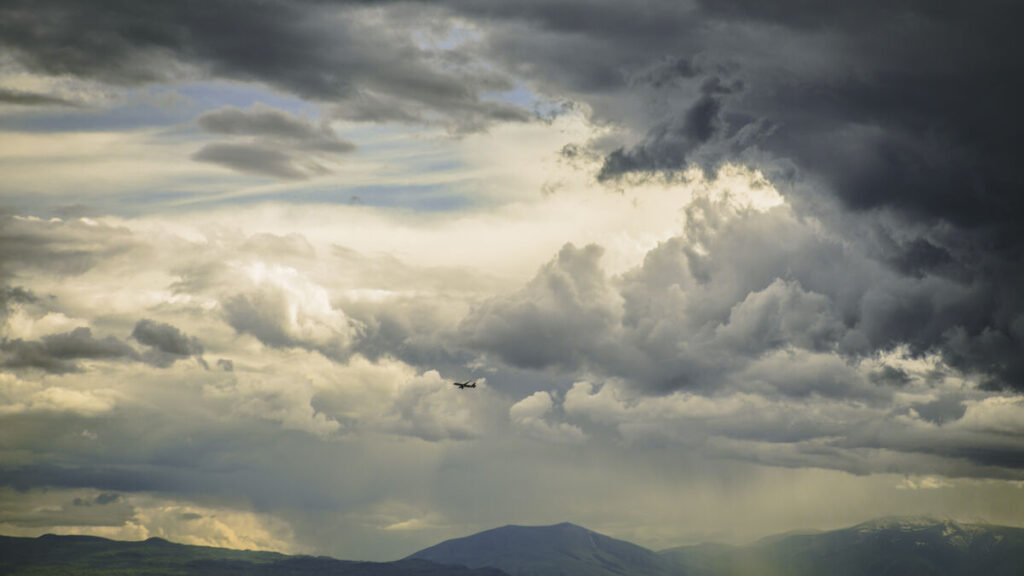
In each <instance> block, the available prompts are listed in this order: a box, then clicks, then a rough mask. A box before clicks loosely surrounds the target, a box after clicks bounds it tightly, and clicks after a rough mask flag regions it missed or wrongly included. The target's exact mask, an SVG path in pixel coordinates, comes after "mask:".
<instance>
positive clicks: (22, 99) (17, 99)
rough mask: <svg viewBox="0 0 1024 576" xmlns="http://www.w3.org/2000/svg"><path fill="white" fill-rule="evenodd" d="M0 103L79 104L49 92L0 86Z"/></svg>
mask: <svg viewBox="0 0 1024 576" xmlns="http://www.w3.org/2000/svg"><path fill="white" fill-rule="evenodd" d="M0 104H14V105H16V106H69V107H77V106H79V105H80V104H78V103H77V102H73V101H71V100H66V99H64V98H61V97H59V96H53V95H50V94H39V93H36V92H25V91H22V90H12V89H10V88H0Z"/></svg>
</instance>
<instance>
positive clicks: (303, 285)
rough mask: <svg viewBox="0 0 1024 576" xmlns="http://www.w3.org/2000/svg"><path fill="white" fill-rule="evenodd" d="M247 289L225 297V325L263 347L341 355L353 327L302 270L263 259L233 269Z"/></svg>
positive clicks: (345, 352)
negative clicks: (249, 336)
mask: <svg viewBox="0 0 1024 576" xmlns="http://www.w3.org/2000/svg"><path fill="white" fill-rule="evenodd" d="M237 272H238V274H239V275H240V278H241V279H243V280H244V281H245V282H244V283H245V284H248V285H249V288H248V289H247V290H245V291H243V292H241V293H238V294H235V295H232V296H230V297H228V298H227V299H226V300H225V301H224V303H223V306H224V314H225V319H226V320H227V322H228V324H230V325H231V326H232V327H233V328H234V329H235V330H237V331H238V332H240V333H245V334H250V335H252V336H254V337H255V338H256V339H257V340H259V341H260V342H262V343H263V344H264V345H266V346H271V347H277V348H281V347H292V346H295V347H301V348H306V349H309V350H317V351H319V352H321V353H322V354H324V355H325V356H328V357H332V358H344V357H346V356H347V355H348V353H349V346H350V344H351V342H352V338H353V336H354V335H355V333H356V327H354V326H353V324H352V322H351V321H350V320H349V319H348V317H347V316H346V315H345V313H344V311H342V310H339V309H336V308H335V307H334V305H333V304H332V303H331V300H330V297H329V295H328V293H327V291H326V290H325V289H324V288H323V287H322V286H320V285H318V284H316V283H315V282H313V281H311V280H310V279H309V278H308V277H306V276H305V275H304V274H302V273H301V272H300V271H298V270H296V269H294V268H289V267H284V266H276V265H266V264H264V263H261V262H257V263H253V264H251V265H243V266H240V267H239V268H238V269H237Z"/></svg>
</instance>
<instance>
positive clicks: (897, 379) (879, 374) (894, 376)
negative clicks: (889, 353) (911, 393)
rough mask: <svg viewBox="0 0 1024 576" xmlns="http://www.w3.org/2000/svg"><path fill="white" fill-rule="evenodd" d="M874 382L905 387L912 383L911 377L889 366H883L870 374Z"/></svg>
mask: <svg viewBox="0 0 1024 576" xmlns="http://www.w3.org/2000/svg"><path fill="white" fill-rule="evenodd" d="M870 378H871V381H872V382H875V383H876V384H884V385H886V386H897V387H898V386H904V385H906V384H907V383H908V382H910V375H909V374H907V373H906V371H904V370H903V369H901V368H894V367H892V366H889V365H885V366H883V367H882V368H881V369H879V370H876V371H874V372H872V373H871V374H870Z"/></svg>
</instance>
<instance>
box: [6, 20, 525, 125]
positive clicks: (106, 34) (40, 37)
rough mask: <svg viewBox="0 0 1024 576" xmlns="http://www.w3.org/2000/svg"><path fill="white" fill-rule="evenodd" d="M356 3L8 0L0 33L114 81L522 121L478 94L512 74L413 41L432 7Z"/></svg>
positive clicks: (37, 63)
mask: <svg viewBox="0 0 1024 576" xmlns="http://www.w3.org/2000/svg"><path fill="white" fill-rule="evenodd" d="M361 4H362V3H355V2H354V3H345V2H339V3H323V2H261V3H258V4H252V3H248V2H242V1H235V0H218V1H215V2H205V3H203V4H202V5H195V6H192V5H187V4H180V3H177V2H155V3H146V4H138V3H134V2H126V1H124V0H100V1H96V2H89V3H81V2H74V1H62V0H51V1H47V2H42V3H38V2H23V1H15V2H9V3H6V4H5V6H4V7H3V8H2V9H0V22H2V24H0V43H2V45H3V46H5V48H6V49H7V50H8V51H9V53H10V54H11V55H12V56H14V58H15V59H16V60H17V61H18V62H19V63H21V64H22V65H24V66H26V67H27V68H29V69H30V70H32V71H35V72H39V73H44V74H51V75H63V74H70V75H74V76H78V77H82V78H95V79H98V80H101V81H105V82H110V83H114V84H121V85H135V84H141V83H150V82H159V81H171V80H175V79H177V78H182V77H196V76H200V77H202V76H212V77H219V78H229V79H234V80H242V81H258V82H263V83H266V84H268V85H270V86H273V87H275V88H279V89H282V90H285V91H288V92H291V93H293V94H296V95H298V96H300V97H302V98H306V99H311V100H317V101H322V102H333V103H339V104H341V106H340V107H339V108H338V110H339V113H344V112H345V111H346V110H348V111H351V112H353V114H352V115H353V117H354V118H355V119H357V120H358V119H363V120H373V119H375V118H373V117H367V115H366V113H365V112H364V110H366V109H367V106H366V105H365V102H367V101H369V102H377V103H380V102H386V104H387V106H386V107H387V108H388V109H390V110H391V111H388V112H379V113H384V115H385V117H387V119H389V120H394V119H401V118H402V117H403V116H408V117H409V118H414V119H417V120H419V119H421V117H434V118H438V119H440V120H442V121H443V122H444V123H447V124H451V125H452V126H453V127H456V128H457V129H460V130H462V129H474V128H479V127H482V126H486V125H487V124H489V123H492V122H494V121H508V120H513V119H514V120H526V119H528V115H527V113H526V112H525V111H524V110H522V109H519V108H517V107H516V106H511V105H507V104H503V103H499V102H494V101H489V100H485V99H484V98H483V94H484V93H486V92H500V91H504V90H510V89H512V88H514V85H513V83H512V82H511V80H510V79H509V77H508V76H506V75H503V74H501V73H499V72H497V71H494V70H487V69H486V68H484V67H481V66H476V65H474V63H472V62H467V61H465V59H464V58H461V57H460V55H458V54H455V53H453V52H451V51H449V50H445V49H435V48H429V47H424V46H421V45H417V43H416V42H414V41H413V39H412V34H410V33H409V30H411V29H413V28H416V27H421V28H429V27H430V26H432V25H433V24H434V23H436V22H437V16H438V13H437V10H436V9H434V8H431V7H429V6H409V5H397V6H395V7H393V9H391V10H386V11H381V10H376V9H374V8H372V7H364V6H362V5H361ZM370 107H371V108H372V107H373V106H370ZM377 108H378V109H379V108H380V106H379V105H377Z"/></svg>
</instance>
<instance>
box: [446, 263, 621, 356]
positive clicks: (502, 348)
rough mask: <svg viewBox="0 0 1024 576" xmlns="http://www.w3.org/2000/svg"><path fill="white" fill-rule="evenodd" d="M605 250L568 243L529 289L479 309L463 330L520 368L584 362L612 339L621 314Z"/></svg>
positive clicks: (479, 345) (471, 339)
mask: <svg viewBox="0 0 1024 576" xmlns="http://www.w3.org/2000/svg"><path fill="white" fill-rule="evenodd" d="M602 253H603V250H602V249H601V248H600V247H599V246H596V245H589V246H586V247H584V248H576V247H575V246H573V245H572V244H567V245H565V246H564V247H563V248H562V249H561V250H560V251H559V253H558V256H557V257H556V258H555V259H554V260H552V261H551V262H549V263H548V264H546V265H544V266H543V267H542V268H541V270H540V271H539V272H538V274H537V276H536V277H535V278H534V279H533V280H531V281H530V283H529V284H527V286H526V287H524V288H523V289H522V290H520V291H518V292H516V293H514V294H512V295H509V296H506V297H498V298H494V299H492V300H490V301H488V302H486V303H484V304H483V305H482V306H480V307H478V308H477V309H475V310H473V312H471V313H470V314H469V315H468V316H467V317H466V319H464V320H463V321H462V324H461V325H460V328H459V331H460V332H461V333H463V334H464V337H465V338H466V340H467V343H469V345H470V346H473V347H474V348H477V349H479V350H482V351H485V352H489V353H492V354H494V355H495V356H497V357H498V358H501V359H502V360H504V361H506V362H508V363H510V364H513V365H516V366H522V367H525V368H533V369H541V368H545V367H548V366H565V367H575V366H578V365H579V364H580V363H581V362H583V361H585V360H586V359H587V356H589V355H591V354H594V352H595V349H596V348H599V347H600V346H602V344H603V343H605V342H606V341H608V339H609V338H610V336H611V334H610V333H609V328H610V326H611V325H612V324H613V322H615V320H616V318H617V315H618V306H619V301H618V298H617V295H616V294H615V292H614V291H613V290H611V288H610V287H609V286H608V285H607V280H606V278H605V276H604V272H603V271H602V270H601V267H600V264H599V260H600V258H601V254H602Z"/></svg>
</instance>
